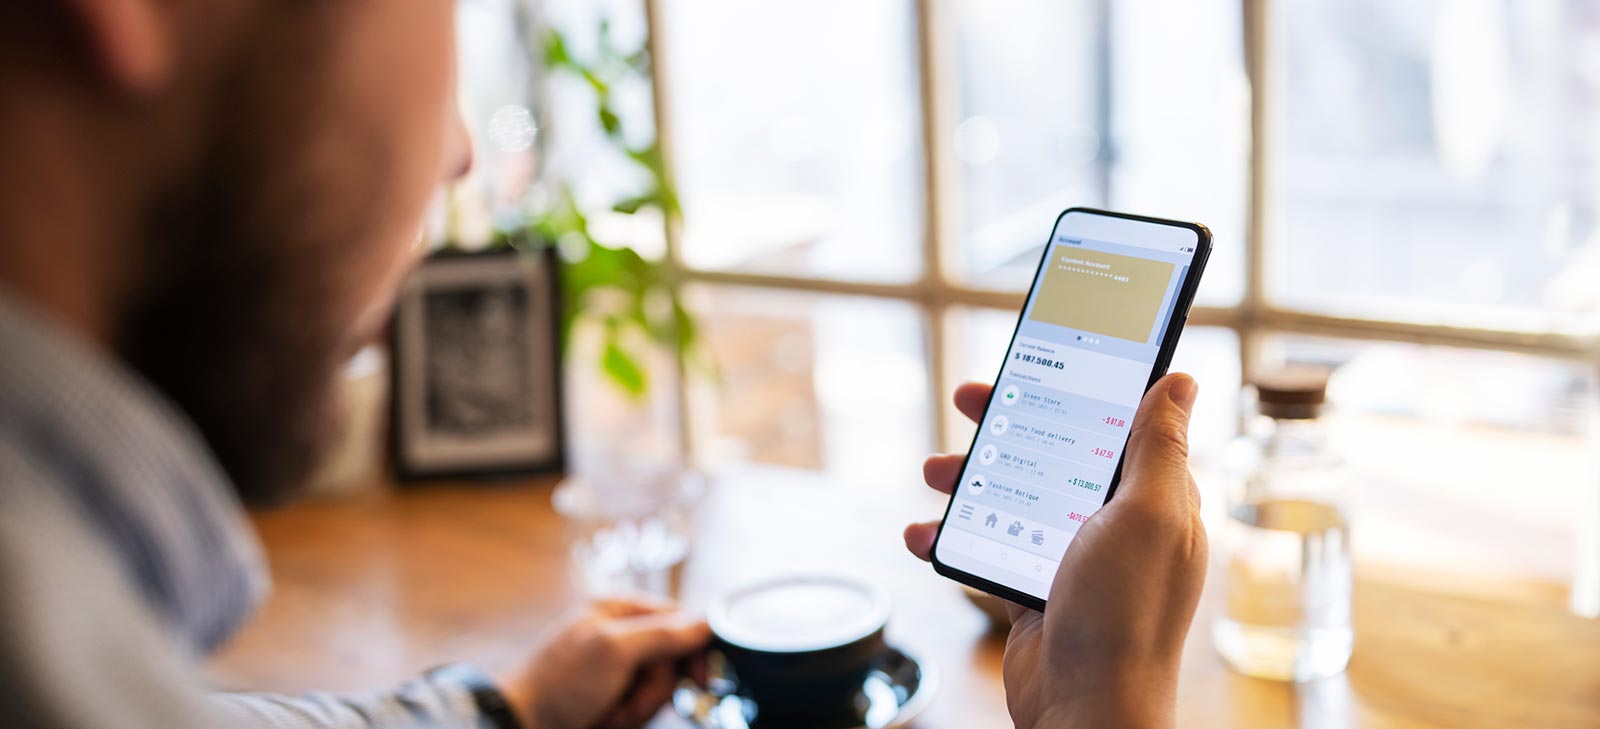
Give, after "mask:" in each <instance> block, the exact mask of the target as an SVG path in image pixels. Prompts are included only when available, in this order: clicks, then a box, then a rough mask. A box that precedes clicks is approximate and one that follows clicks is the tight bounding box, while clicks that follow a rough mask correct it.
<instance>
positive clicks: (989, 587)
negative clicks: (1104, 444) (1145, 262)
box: [928, 207, 1211, 612]
mask: <svg viewBox="0 0 1600 729" xmlns="http://www.w3.org/2000/svg"><path fill="white" fill-rule="evenodd" d="M1074 213H1084V214H1089V215H1101V216H1106V217H1112V218H1121V219H1123V220H1132V221H1136V222H1140V223H1149V224H1153V225H1166V226H1174V227H1178V228H1184V229H1186V230H1190V231H1193V232H1194V233H1195V239H1196V242H1195V253H1194V258H1193V260H1192V261H1191V263H1190V264H1189V273H1188V275H1187V276H1185V277H1184V281H1183V283H1182V284H1181V285H1180V286H1179V287H1178V297H1177V301H1176V303H1175V304H1174V307H1175V308H1174V311H1181V312H1183V313H1182V315H1181V316H1179V315H1174V316H1173V317H1172V318H1171V319H1170V320H1169V324H1168V325H1167V331H1166V332H1164V333H1163V334H1162V337H1161V348H1160V349H1159V350H1157V352H1156V361H1155V363H1154V365H1153V366H1152V368H1151V370H1150V379H1149V381H1148V382H1146V383H1145V384H1144V389H1145V392H1149V391H1150V388H1151V387H1152V386H1154V385H1155V384H1156V381H1157V380H1159V379H1161V378H1162V377H1164V376H1166V374H1167V369H1168V368H1169V367H1170V366H1171V365H1172V353H1173V351H1174V350H1176V349H1177V347H1178V338H1179V337H1180V336H1182V335H1183V329H1184V325H1185V324H1188V323H1189V308H1190V307H1191V306H1192V305H1193V304H1194V295H1195V291H1196V290H1197V289H1198V288H1199V287H1200V274H1202V273H1204V272H1205V267H1206V263H1207V262H1208V261H1209V260H1210V259H1211V231H1210V230H1209V229H1207V228H1206V226H1204V225H1201V224H1200V223H1186V222H1183V221H1179V220H1168V219H1166V218H1154V217H1149V216H1145V215H1134V214H1131V213H1118V212H1112V211H1110V210H1100V209H1097V208H1087V207H1073V208H1067V209H1066V210H1063V211H1062V212H1061V214H1060V215H1057V216H1056V219H1055V222H1053V223H1051V225H1050V234H1049V235H1050V237H1049V238H1048V239H1047V240H1046V241H1045V244H1044V250H1043V251H1042V252H1040V254H1039V265H1038V266H1037V267H1035V268H1034V271H1033V279H1032V282H1031V283H1030V284H1029V285H1028V294H1027V296H1026V297H1025V298H1024V299H1023V304H1022V309H1021V310H1020V311H1019V312H1018V316H1017V328H1016V329H1013V330H1011V340H1010V341H1009V342H1008V343H1007V344H1006V352H1005V356H1006V357H1009V356H1010V354H1011V350H1012V348H1013V347H1015V346H1016V344H1017V333H1018V332H1019V331H1021V330H1022V316H1021V314H1022V312H1023V311H1026V310H1027V308H1028V303H1029V302H1032V301H1033V295H1034V293H1035V290H1036V289H1037V288H1038V286H1039V281H1040V279H1041V276H1040V273H1041V272H1042V270H1043V268H1044V264H1045V262H1046V261H1048V260H1049V259H1050V251H1051V250H1052V249H1053V248H1054V247H1055V237H1056V230H1057V229H1058V228H1060V227H1061V220H1062V219H1063V218H1065V217H1067V216H1068V215H1072V214H1074ZM1005 365H1006V361H1005V360H1004V359H1002V361H1001V363H1000V371H999V372H996V373H995V376H994V380H993V381H994V382H999V381H1000V376H1001V375H1002V374H1004V373H1005ZM992 407H994V394H993V393H990V395H989V400H988V402H986V403H984V406H983V415H982V416H981V417H979V418H978V422H979V423H983V422H986V421H987V420H988V418H989V409H990V408H992ZM982 433H983V429H982V428H979V429H978V430H977V431H976V432H975V433H974V434H973V436H972V443H971V444H970V445H968V446H967V455H966V457H965V458H963V459H961V473H966V471H967V465H968V463H969V461H971V460H972V449H973V448H974V447H975V446H977V444H978V437H979V436H980V435H982ZM1126 457H1127V450H1126V449H1124V450H1123V453H1122V455H1121V456H1118V458H1117V467H1116V469H1115V470H1114V471H1112V474H1111V481H1110V482H1109V483H1108V484H1107V485H1106V502H1110V501H1111V499H1112V498H1113V497H1115V496H1116V494H1117V485H1118V484H1120V483H1121V482H1122V464H1123V462H1124V460H1126ZM956 493H957V492H952V493H951V494H950V500H949V501H947V502H945V506H944V516H943V517H941V518H940V519H939V532H938V534H936V535H935V536H934V538H933V548H932V549H931V550H930V551H929V554H928V559H929V561H930V562H932V563H933V569H934V571H935V572H937V573H939V574H940V575H943V576H945V577H948V578H950V579H952V580H955V581H956V582H959V583H961V584H963V585H967V586H968V587H972V588H976V589H978V590H982V591H984V592H987V593H989V594H991V595H994V596H996V597H999V598H1002V599H1005V600H1009V601H1011V602H1014V603H1017V604H1018V605H1021V606H1023V607H1027V608H1031V609H1033V610H1038V611H1040V612H1043V611H1044V606H1045V600H1042V599H1040V598H1037V597H1034V596H1033V595H1030V594H1028V593H1026V592H1023V591H1021V590H1017V589H1014V588H1011V587H1007V586H1005V585H1002V584H1000V583H998V582H994V581H993V580H989V579H985V578H983V577H981V576H978V575H975V574H972V573H971V572H967V571H965V570H962V569H959V568H956V567H952V566H950V565H948V564H945V563H943V562H940V561H939V555H938V551H939V550H938V546H939V540H940V539H942V538H944V527H945V524H946V523H948V522H949V519H950V511H951V509H952V508H954V506H955V500H956ZM1068 548H1069V549H1070V548H1071V545H1068Z"/></svg>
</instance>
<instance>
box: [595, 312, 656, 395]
mask: <svg viewBox="0 0 1600 729" xmlns="http://www.w3.org/2000/svg"><path fill="white" fill-rule="evenodd" d="M600 369H601V370H603V371H604V372H605V373H606V376H608V377H610V378H611V381H612V382H615V383H617V385H618V386H619V387H621V388H622V390H623V391H624V392H626V393H628V394H629V395H631V396H633V397H635V398H639V397H643V396H644V393H645V390H646V389H648V387H649V383H648V382H647V381H646V379H645V373H644V368H643V367H642V366H640V364H639V361H638V360H637V359H636V358H634V357H633V356H632V355H630V354H628V353H627V352H626V351H623V349H622V345H621V344H620V343H619V342H618V341H617V332H616V328H615V327H607V332H606V344H605V351H604V352H602V353H601V355H600Z"/></svg>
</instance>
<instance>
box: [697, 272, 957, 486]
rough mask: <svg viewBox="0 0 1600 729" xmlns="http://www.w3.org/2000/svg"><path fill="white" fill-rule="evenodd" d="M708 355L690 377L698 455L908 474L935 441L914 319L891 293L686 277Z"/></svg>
mask: <svg viewBox="0 0 1600 729" xmlns="http://www.w3.org/2000/svg"><path fill="white" fill-rule="evenodd" d="M688 293H689V296H690V306H691V308H693V309H694V310H695V311H696V312H697V314H698V316H699V317H700V323H701V327H702V331H703V332H704V336H705V342H706V345H707V346H708V347H709V348H710V351H711V356H712V357H713V358H714V360H715V362H716V366H717V369H718V376H717V377H716V378H715V381H714V382H709V383H707V382H703V381H699V382H697V381H693V380H691V384H692V385H695V387H694V389H693V390H692V391H691V395H692V397H691V402H690V407H691V414H692V416H693V418H692V420H693V427H694V428H695V430H694V442H695V448H696V457H697V458H698V459H699V461H700V462H701V463H704V464H708V465H711V466H713V467H715V466H718V465H726V464H731V463H740V462H754V463H768V464H777V465H784V466H793V467H796V468H807V469H820V470H824V471H827V472H829V473H833V474H837V475H839V476H840V477H842V478H848V479H850V480H851V481H863V482H871V481H873V480H877V481H880V482H881V481H889V482H894V483H902V482H907V481H915V479H916V474H918V473H920V470H919V468H920V465H919V464H920V463H921V462H922V458H923V457H924V456H925V455H926V454H927V451H928V448H929V445H930V444H931V443H932V442H933V434H932V425H931V423H932V420H931V417H930V415H929V413H928V397H927V393H928V372H927V362H926V356H925V355H924V351H925V349H926V344H925V342H924V340H923V335H922V332H923V331H924V327H923V325H922V322H921V321H920V319H921V317H920V315H919V314H918V313H917V311H916V310H915V309H914V308H913V307H912V306H911V305H910V304H906V303H902V302H897V301H886V300H881V299H865V298H857V297H843V296H820V295H809V294H798V293H778V292H768V291H761V290H758V289H748V288H730V287H717V286H696V287H693V288H691V289H690V290H689V292H688Z"/></svg>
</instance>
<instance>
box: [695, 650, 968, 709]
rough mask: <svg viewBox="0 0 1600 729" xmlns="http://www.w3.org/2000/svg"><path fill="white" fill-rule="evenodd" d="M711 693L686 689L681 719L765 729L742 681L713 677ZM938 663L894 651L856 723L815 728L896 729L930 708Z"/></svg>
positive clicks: (860, 700)
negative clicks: (743, 691) (741, 689)
mask: <svg viewBox="0 0 1600 729" xmlns="http://www.w3.org/2000/svg"><path fill="white" fill-rule="evenodd" d="M709 683H710V685H711V688H710V689H703V688H700V687H698V686H689V685H685V686H684V687H682V688H679V689H678V690H677V692H676V693H674V694H673V696H672V707H673V708H674V709H676V710H677V712H678V716H680V717H682V718H684V719H687V720H689V722H690V724H692V725H693V726H696V727H700V728H701V729H761V728H762V727H766V726H770V724H769V723H768V722H763V721H761V718H760V716H759V714H760V712H759V709H758V707H757V706H756V702H755V700H754V699H750V698H746V697H744V696H740V695H739V685H738V682H737V681H735V680H733V679H732V678H730V677H727V676H719V675H716V674H715V673H713V675H712V676H711V681H710V682H709ZM938 683H939V681H938V676H937V675H936V674H935V672H934V669H933V664H931V663H929V662H927V661H919V660H917V659H916V658H915V657H914V656H912V655H911V654H910V653H907V652H905V651H903V650H900V649H898V648H893V647H891V648H890V649H889V653H888V655H886V656H884V659H883V662H882V664H880V665H879V666H878V667H877V668H875V669H873V671H872V673H870V674H868V675H867V680H866V681H865V682H864V683H862V685H861V691H860V692H859V693H857V694H856V698H855V705H856V710H857V718H856V720H855V721H853V722H849V723H841V724H839V725H837V726H826V727H814V729H897V728H898V727H903V726H905V725H906V724H908V723H910V722H911V720H912V719H913V718H916V716H917V714H920V713H922V710H923V709H925V708H927V706H928V703H929V702H930V701H932V700H933V693H934V691H935V690H936V689H937V688H938Z"/></svg>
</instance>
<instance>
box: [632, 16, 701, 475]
mask: <svg viewBox="0 0 1600 729" xmlns="http://www.w3.org/2000/svg"><path fill="white" fill-rule="evenodd" d="M641 2H642V3H643V6H644V20H645V49H646V52H647V53H648V54H649V56H650V111H651V114H652V116H653V118H654V122H655V127H656V145H657V147H658V148H659V149H660V150H661V164H662V169H663V170H664V171H665V177H666V180H667V184H668V185H671V186H672V187H673V189H677V168H676V167H675V166H674V161H675V160H676V155H675V154H674V151H675V148H674V146H673V141H674V139H673V136H672V108H671V105H670V103H671V95H672V93H671V88H670V83H669V82H668V80H667V72H666V70H665V69H666V66H667V61H666V55H665V53H663V51H662V48H663V47H664V44H668V43H671V40H670V39H664V38H663V36H664V32H663V30H662V27H663V26H664V25H665V23H664V22H663V13H664V12H665V9H664V7H663V5H662V2H661V0H641ZM661 228H662V230H661V234H662V237H663V242H664V243H665V247H666V260H665V261H664V263H665V266H666V279H667V285H668V286H670V287H672V289H673V291H674V292H675V293H677V294H678V295H680V296H681V295H682V294H683V272H684V265H683V251H682V249H681V247H680V245H679V243H680V236H681V235H682V231H683V226H682V221H681V220H680V219H679V218H678V216H676V215H673V214H671V213H670V212H668V211H666V210H663V211H662V214H661ZM672 370H673V379H674V383H675V384H676V387H675V388H674V389H675V392H674V400H675V404H676V406H677V409H678V418H677V420H678V445H679V449H680V452H681V453H682V455H683V457H684V459H685V460H686V461H693V459H694V440H693V439H694V431H693V429H692V428H691V425H692V424H691V423H690V422H689V382H688V373H687V372H685V371H684V367H683V363H682V362H681V361H679V360H678V359H677V358H674V360H673V363H672Z"/></svg>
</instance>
